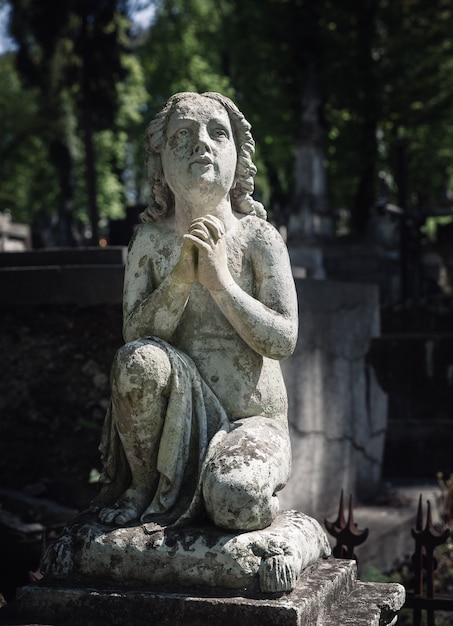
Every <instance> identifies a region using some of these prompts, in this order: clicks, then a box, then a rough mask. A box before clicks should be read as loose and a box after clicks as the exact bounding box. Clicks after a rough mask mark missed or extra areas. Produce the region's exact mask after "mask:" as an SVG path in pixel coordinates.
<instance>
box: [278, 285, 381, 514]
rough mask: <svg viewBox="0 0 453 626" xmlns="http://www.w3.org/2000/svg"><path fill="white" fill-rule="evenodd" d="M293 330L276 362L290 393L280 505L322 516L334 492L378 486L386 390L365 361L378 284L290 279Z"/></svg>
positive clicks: (374, 326) (365, 494)
mask: <svg viewBox="0 0 453 626" xmlns="http://www.w3.org/2000/svg"><path fill="white" fill-rule="evenodd" d="M296 287H297V292H298V299H299V318H300V329H301V332H300V335H299V339H298V343H297V346H296V350H295V352H294V354H293V356H292V357H291V359H289V360H288V361H284V362H283V363H282V368H283V373H284V378H285V382H286V385H287V387H288V398H289V411H288V414H289V420H290V432H291V444H292V450H293V469H292V475H291V478H290V480H289V481H288V484H287V486H286V487H285V489H284V490H283V491H282V492H281V494H280V500H281V503H282V506H283V507H285V508H290V507H291V508H297V509H300V510H302V511H304V512H305V513H307V514H308V515H314V516H317V517H318V519H322V518H323V517H325V516H326V515H327V516H329V515H331V514H332V513H333V512H334V511H336V508H337V503H338V499H339V494H340V491H341V489H342V488H343V489H344V491H345V493H346V494H348V493H352V494H354V496H355V497H356V498H370V497H372V496H373V495H374V494H375V493H376V491H377V489H378V488H379V484H380V478H381V467H382V457H383V450H384V442H385V433H386V425H387V396H386V394H385V393H384V391H383V390H382V389H381V387H380V386H379V383H378V381H377V379H376V374H375V371H374V369H373V367H372V366H371V364H370V363H369V362H368V351H369V349H370V344H371V340H372V338H373V337H376V336H377V335H378V334H379V332H380V329H379V301H378V291H377V288H376V287H374V286H372V285H353V284H344V283H334V282H331V281H315V280H296Z"/></svg>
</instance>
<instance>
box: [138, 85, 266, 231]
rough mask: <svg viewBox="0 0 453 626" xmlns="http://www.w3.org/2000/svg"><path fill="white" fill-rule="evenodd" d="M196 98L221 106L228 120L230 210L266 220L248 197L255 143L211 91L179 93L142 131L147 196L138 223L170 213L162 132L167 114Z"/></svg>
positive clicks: (225, 101) (229, 105) (241, 120)
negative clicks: (232, 158)
mask: <svg viewBox="0 0 453 626" xmlns="http://www.w3.org/2000/svg"><path fill="white" fill-rule="evenodd" d="M199 95H201V96H202V97H204V98H210V99H211V100H215V101H216V102H218V103H219V104H221V105H222V106H223V107H224V109H225V110H226V112H227V114H228V117H229V119H230V123H231V127H232V130H233V136H234V140H235V143H236V148H237V165H236V176H235V185H234V187H233V188H232V189H231V190H230V197H231V206H232V209H233V211H237V212H239V213H247V214H248V213H249V214H252V215H258V216H259V217H261V218H263V219H266V211H265V210H264V207H263V205H262V204H261V203H260V202H257V201H256V200H254V199H253V198H252V193H253V190H254V187H255V174H256V166H255V164H254V163H253V160H252V157H253V154H254V152H255V142H254V140H253V137H252V134H251V132H250V128H251V126H250V124H249V122H248V121H247V120H246V119H245V117H244V115H243V114H242V113H241V112H240V111H239V109H238V108H237V106H236V105H235V104H234V103H233V102H232V101H231V100H230V99H229V98H227V97H226V96H222V95H221V94H219V93H215V92H205V93H202V94H194V93H191V92H181V93H177V94H175V95H173V96H172V97H171V98H169V100H168V101H167V102H166V104H165V105H164V106H163V108H162V109H161V110H160V111H159V113H158V114H157V115H156V116H155V118H154V119H153V120H151V122H150V123H149V125H148V128H147V129H146V133H145V148H146V168H147V172H148V182H149V186H150V192H151V193H150V199H149V203H148V207H147V209H146V210H145V212H144V213H143V214H142V216H141V217H142V220H143V221H144V222H149V221H157V220H163V219H165V218H166V217H168V216H169V215H171V214H172V213H173V212H174V208H175V206H174V205H175V199H174V196H173V192H172V191H171V190H170V188H169V187H168V185H167V182H166V180H165V175H164V172H163V169H162V160H161V156H160V153H161V152H162V149H163V146H164V141H165V132H166V128H167V124H168V120H169V119H170V115H171V114H172V113H173V111H174V110H175V109H176V107H177V105H178V104H179V103H180V102H181V101H183V100H186V99H190V98H191V97H193V96H199Z"/></svg>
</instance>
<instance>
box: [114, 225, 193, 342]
mask: <svg viewBox="0 0 453 626" xmlns="http://www.w3.org/2000/svg"><path fill="white" fill-rule="evenodd" d="M145 233H146V229H138V231H137V233H136V235H135V238H134V240H133V241H132V244H131V246H130V250H129V253H128V257H127V261H126V268H125V276H124V290H123V336H124V340H125V341H126V342H129V341H133V340H134V339H139V338H140V337H146V336H150V335H154V336H157V337H160V338H161V339H164V340H165V341H171V338H172V336H173V333H174V332H175V330H176V328H177V326H178V324H179V321H180V319H181V316H182V314H183V312H184V309H185V306H186V304H187V300H188V298H189V294H190V290H191V288H192V284H193V280H194V277H193V276H192V274H193V271H192V268H191V267H190V265H191V263H192V264H193V261H192V260H191V259H190V254H191V250H189V251H187V249H184V247H183V250H182V252H181V256H180V258H179V261H178V263H177V264H176V266H175V267H174V268H173V269H172V270H171V271H170V273H169V274H168V275H167V276H166V277H165V278H164V280H162V282H160V284H158V285H157V284H156V280H155V278H154V277H152V276H151V272H150V266H151V264H150V262H149V259H150V258H152V256H153V254H158V252H157V251H156V250H155V249H153V243H152V239H150V237H149V236H147V235H146V234H145ZM188 255H189V256H188ZM191 272H192V273H191Z"/></svg>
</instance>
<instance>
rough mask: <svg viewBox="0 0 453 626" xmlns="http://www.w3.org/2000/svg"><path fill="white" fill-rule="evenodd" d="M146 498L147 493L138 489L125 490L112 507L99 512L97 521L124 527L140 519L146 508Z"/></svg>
mask: <svg viewBox="0 0 453 626" xmlns="http://www.w3.org/2000/svg"><path fill="white" fill-rule="evenodd" d="M147 496H148V493H147V492H144V491H141V490H139V489H133V488H130V489H126V491H125V492H124V493H123V495H122V496H121V498H120V499H119V500H118V501H117V502H115V504H114V505H113V506H112V507H105V508H103V509H101V510H100V512H99V519H100V520H101V522H104V523H106V524H117V525H118V526H124V525H125V524H128V523H129V522H132V521H134V520H135V519H138V518H139V517H140V515H141V514H142V513H143V510H144V509H145V508H146V502H147Z"/></svg>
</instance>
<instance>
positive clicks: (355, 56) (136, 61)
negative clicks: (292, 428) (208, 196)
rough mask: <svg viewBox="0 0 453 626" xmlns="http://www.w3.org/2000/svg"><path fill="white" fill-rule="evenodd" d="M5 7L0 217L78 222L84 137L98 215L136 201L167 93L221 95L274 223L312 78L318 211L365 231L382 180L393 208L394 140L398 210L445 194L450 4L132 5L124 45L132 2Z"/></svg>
mask: <svg viewBox="0 0 453 626" xmlns="http://www.w3.org/2000/svg"><path fill="white" fill-rule="evenodd" d="M5 3H6V0H5V2H3V4H5ZM9 4H10V5H11V7H12V21H11V33H12V35H13V36H14V37H15V38H16V40H17V42H18V44H19V48H18V51H17V53H16V54H9V55H4V56H3V57H2V58H1V60H0V62H1V64H2V69H4V71H2V73H1V76H0V83H1V85H0V86H1V87H2V89H1V93H0V103H1V105H2V119H1V120H0V130H2V139H1V141H0V146H1V157H2V161H1V164H0V175H1V176H2V186H1V190H0V203H1V207H0V208H5V207H6V205H8V206H10V208H12V210H13V212H14V213H15V215H17V216H18V217H20V218H21V219H25V218H26V219H28V220H29V221H31V219H32V215H33V214H34V212H35V211H37V210H38V208H43V207H44V208H46V209H48V210H51V209H55V208H58V206H60V205H66V206H67V207H72V208H73V210H74V212H75V214H77V215H78V216H80V217H85V219H87V215H88V211H89V209H88V205H89V202H90V199H89V197H88V196H87V194H86V180H87V179H86V170H87V167H88V168H89V167H90V165H89V163H88V162H87V161H86V159H85V156H84V155H85V152H86V149H87V146H86V144H84V143H83V139H84V138H85V141H86V136H87V132H88V129H89V127H90V126H91V127H92V133H93V137H92V142H91V143H92V146H93V149H94V151H95V152H94V157H95V159H96V166H95V167H96V180H97V183H98V189H97V192H96V196H97V202H98V204H99V207H100V210H99V213H100V215H101V216H102V215H110V216H113V215H119V214H120V213H121V211H122V207H124V204H125V203H127V202H139V201H143V200H144V199H146V180H145V172H144V166H143V158H144V155H143V132H144V129H145V126H146V123H147V122H148V121H149V120H150V119H151V117H152V116H153V115H154V114H155V113H156V111H157V110H158V109H159V107H160V106H161V105H162V104H163V103H164V102H165V101H166V100H167V98H168V97H169V96H170V95H171V94H172V93H175V92H177V91H198V92H201V91H220V92H222V93H224V94H226V95H228V96H230V97H231V98H232V99H233V100H234V101H235V102H236V103H237V104H238V106H239V107H240V108H241V110H242V111H243V112H244V114H245V115H246V117H247V119H249V121H250V122H251V123H252V127H253V134H254V137H255V139H256V142H257V147H258V149H257V154H256V162H257V165H258V175H257V179H256V191H257V196H258V197H260V199H262V200H263V201H264V202H265V204H266V205H267V208H268V209H270V212H271V215H272V216H273V217H274V218H276V219H278V211H279V210H282V209H284V208H285V207H286V208H287V207H288V206H289V205H290V204H291V198H292V194H293V191H294V181H295V154H296V146H297V142H298V141H300V140H303V136H302V135H301V128H302V127H301V114H302V112H303V111H304V108H305V107H306V106H309V105H312V104H313V103H310V102H308V101H306V100H305V99H304V98H305V96H304V94H305V91H304V90H305V87H306V84H307V80H308V76H309V75H310V71H313V72H314V76H315V77H316V81H317V85H318V89H319V94H320V103H319V107H318V110H317V115H318V120H319V122H320V124H321V127H322V128H323V129H324V131H325V138H324V143H323V148H324V151H325V165H326V170H327V180H328V185H329V196H330V201H331V204H332V205H333V207H334V208H335V209H336V210H338V211H339V212H342V215H344V213H345V212H347V211H349V212H350V213H351V214H352V220H351V223H352V226H353V228H354V229H356V230H357V231H359V232H360V231H363V230H364V229H365V228H366V221H367V214H368V212H369V210H370V207H371V206H372V204H373V203H374V201H375V200H376V198H377V196H378V195H379V189H378V185H377V183H378V173H379V172H380V173H381V174H382V176H383V177H384V178H385V180H386V181H387V183H388V195H389V200H390V201H391V202H393V203H398V202H399V201H400V200H401V198H400V197H399V196H398V187H399V182H400V181H399V171H398V163H397V148H396V146H397V141H398V140H399V139H400V138H404V139H405V141H406V142H407V146H408V147H407V152H408V162H407V170H408V180H407V186H408V189H409V195H408V198H407V203H408V205H409V207H410V208H414V209H418V210H420V211H424V212H426V211H432V210H433V209H436V207H437V206H438V204H439V201H440V198H441V196H442V194H444V192H445V190H446V189H448V188H450V187H452V186H453V108H452V107H451V102H452V100H453V72H452V69H453V44H452V42H451V32H452V30H453V9H452V7H451V6H450V4H451V3H449V2H448V0H434V1H432V0H429V1H428V0H410V1H409V0H395V1H392V2H390V1H389V0H343V1H342V2H335V1H334V0H259V1H258V0H191V2H187V1H186V0H155V1H154V2H152V1H151V0H143V2H141V4H142V5H143V6H147V5H150V4H152V5H154V7H155V17H154V20H153V23H152V25H151V28H150V29H149V32H148V33H146V34H141V35H140V37H138V38H137V39H136V40H135V39H134V38H133V37H132V31H131V29H130V21H129V19H130V18H129V14H130V8H131V6H132V4H133V3H132V2H131V1H129V2H128V1H127V0H103V1H102V2H101V1H100V0H96V1H95V0H93V1H92V2H90V3H87V2H85V1H84V2H78V1H76V0H68V1H67V2H60V3H55V2H53V1H52V0H44V1H41V0H40V1H38V0H10V2H9ZM13 59H15V60H16V64H17V68H18V69H19V70H20V76H21V78H19V76H18V74H17V73H16V72H15V70H14V67H13V64H12V60H13ZM24 81H25V82H24ZM38 120H39V123H38ZM24 141H26V142H27V146H26V147H25V145H24ZM30 145H33V150H34V151H35V155H36V156H37V157H38V158H35V169H33V167H32V159H31V157H30V155H29V153H28V146H30ZM56 155H59V156H56ZM24 181H26V184H24Z"/></svg>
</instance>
